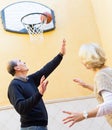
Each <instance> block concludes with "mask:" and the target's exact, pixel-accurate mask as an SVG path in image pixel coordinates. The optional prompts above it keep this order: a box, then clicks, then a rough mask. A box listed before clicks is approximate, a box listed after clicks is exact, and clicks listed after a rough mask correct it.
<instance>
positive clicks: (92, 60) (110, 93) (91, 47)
mask: <svg viewBox="0 0 112 130" xmlns="http://www.w3.org/2000/svg"><path fill="white" fill-rule="evenodd" d="M79 57H80V59H81V62H82V64H83V65H84V66H85V67H86V69H89V70H91V71H93V72H94V74H95V76H94V85H93V86H91V85H88V84H86V83H85V82H84V81H82V80H80V79H78V78H75V79H74V82H76V83H77V84H79V85H81V86H83V87H84V88H88V89H90V90H92V91H94V92H95V96H96V98H97V100H98V101H99V103H100V104H99V105H98V106H96V107H95V108H94V109H92V110H90V111H88V112H87V111H84V112H68V111H63V112H64V113H66V114H68V116H67V117H66V118H65V119H63V122H64V124H66V123H68V122H71V124H70V126H69V127H71V126H73V125H74V124H75V123H76V122H79V121H82V120H84V119H87V118H93V117H99V116H105V117H106V119H107V121H108V123H109V124H110V125H111V126H112V68H111V67H108V66H106V65H105V62H106V57H105V53H104V51H103V49H102V48H101V47H100V46H99V45H98V44H96V43H89V44H83V45H82V46H81V47H80V49H79Z"/></svg>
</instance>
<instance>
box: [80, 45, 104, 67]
mask: <svg viewBox="0 0 112 130" xmlns="http://www.w3.org/2000/svg"><path fill="white" fill-rule="evenodd" d="M79 57H80V58H81V60H82V61H83V63H84V64H86V65H87V66H88V67H89V68H93V69H96V68H101V67H102V66H104V64H105V61H106V56H105V53H104V51H103V49H102V48H101V47H100V46H99V45H98V44H96V43H89V44H83V45H82V46H81V47H80V49H79Z"/></svg>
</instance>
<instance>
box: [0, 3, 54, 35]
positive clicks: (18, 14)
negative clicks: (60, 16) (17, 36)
mask: <svg viewBox="0 0 112 130" xmlns="http://www.w3.org/2000/svg"><path fill="white" fill-rule="evenodd" d="M43 12H49V13H50V14H52V18H53V19H52V21H51V22H50V23H49V24H46V25H45V26H44V30H43V31H44V32H46V31H50V30H53V29H55V15H54V11H53V10H52V9H50V8H49V7H47V6H45V5H43V4H40V3H37V2H31V1H21V2H16V3H13V4H10V5H8V6H6V7H5V8H4V9H2V10H1V19H2V23H3V27H4V29H5V30H6V31H11V32H16V33H28V32H27V30H26V29H25V27H24V26H23V24H22V23H21V18H22V17H24V16H25V15H27V14H30V13H43Z"/></svg>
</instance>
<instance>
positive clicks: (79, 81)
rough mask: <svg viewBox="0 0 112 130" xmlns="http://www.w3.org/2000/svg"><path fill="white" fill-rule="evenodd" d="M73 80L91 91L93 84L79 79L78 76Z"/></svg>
mask: <svg viewBox="0 0 112 130" xmlns="http://www.w3.org/2000/svg"><path fill="white" fill-rule="evenodd" d="M73 81H74V82H76V83H77V84H78V85H80V86H82V87H84V88H87V89H89V90H91V91H93V86H92V85H89V84H87V83H85V82H84V81H83V80H81V79H79V78H75V79H73Z"/></svg>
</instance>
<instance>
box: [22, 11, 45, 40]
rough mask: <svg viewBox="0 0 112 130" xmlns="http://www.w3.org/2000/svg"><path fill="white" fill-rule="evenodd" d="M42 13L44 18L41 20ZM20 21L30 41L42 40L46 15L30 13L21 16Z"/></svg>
mask: <svg viewBox="0 0 112 130" xmlns="http://www.w3.org/2000/svg"><path fill="white" fill-rule="evenodd" d="M42 15H43V16H44V20H41V17H42ZM21 22H22V24H23V25H24V27H25V29H26V30H27V32H28V34H29V37H30V41H31V42H39V41H43V40H44V36H43V30H44V25H45V24H46V22H47V16H46V15H45V14H43V13H30V14H27V15H25V16H23V17H22V18H21Z"/></svg>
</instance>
